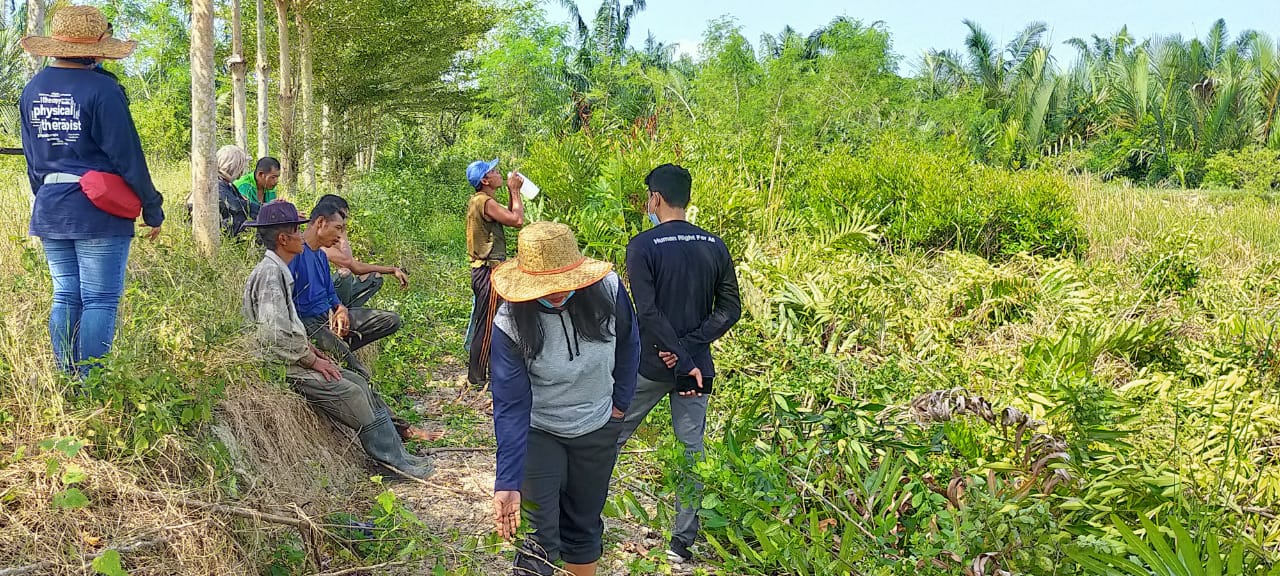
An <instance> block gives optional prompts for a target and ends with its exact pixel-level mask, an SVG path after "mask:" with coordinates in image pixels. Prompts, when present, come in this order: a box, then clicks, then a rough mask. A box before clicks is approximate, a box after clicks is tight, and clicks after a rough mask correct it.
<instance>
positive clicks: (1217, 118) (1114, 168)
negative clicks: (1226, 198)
mask: <svg viewBox="0 0 1280 576" xmlns="http://www.w3.org/2000/svg"><path fill="white" fill-rule="evenodd" d="M965 24H966V25H967V26H968V27H969V35H968V37H967V39H966V53H965V54H963V55H961V54H958V53H955V52H952V51H943V52H939V51H931V52H929V53H928V54H926V55H925V56H924V58H923V59H922V62H921V66H920V69H921V70H920V93H921V94H922V97H923V98H924V99H926V100H939V99H951V98H954V97H955V96H957V95H963V94H964V93H973V94H980V95H981V99H980V101H981V105H980V106H979V107H977V108H976V109H975V114H974V115H973V116H971V117H970V118H969V119H967V120H966V124H967V125H968V132H967V133H968V135H969V138H968V139H969V142H970V144H971V145H972V146H973V147H974V149H975V150H977V151H978V153H979V155H980V156H982V157H983V158H985V159H988V160H990V161H992V162H996V163H1000V164H1007V165H1011V166H1025V165H1029V164H1039V163H1041V162H1043V161H1044V160H1045V159H1046V157H1050V158H1053V157H1059V158H1056V159H1055V160H1054V162H1056V163H1060V164H1065V165H1068V166H1072V167H1075V168H1077V169H1088V170H1090V171H1092V172H1095V173H1097V174H1100V175H1101V176H1102V177H1104V178H1112V177H1125V178H1130V179H1133V180H1141V181H1145V182H1149V183H1171V184H1174V185H1178V186H1182V187H1195V186H1199V185H1200V183H1201V182H1202V181H1203V180H1204V176H1205V174H1204V169H1205V163H1206V161H1207V160H1212V159H1215V158H1216V157H1217V156H1220V155H1223V154H1230V153H1231V152H1232V151H1234V150H1238V149H1240V148H1243V147H1245V146H1249V145H1256V146H1261V147H1267V148H1270V149H1272V150H1274V149H1276V148H1278V147H1280V135H1277V131H1276V129H1275V123H1276V119H1277V118H1276V117H1277V114H1280V61H1278V60H1277V52H1276V45H1275V42H1274V40H1273V39H1272V38H1271V37H1270V36H1268V35H1267V34H1266V33H1265V32H1261V31H1255V30H1248V31H1245V32H1243V33H1241V34H1240V35H1239V36H1237V37H1236V38H1235V39H1232V38H1230V36H1229V35H1228V32H1227V26H1226V23H1225V22H1223V21H1222V20H1219V21H1217V22H1215V23H1214V25H1213V27H1212V28H1211V29H1210V30H1209V32H1208V33H1207V34H1206V36H1205V38H1203V39H1200V38H1193V39H1191V40H1186V39H1183V38H1181V37H1178V36H1168V37H1155V38H1150V39H1147V40H1139V39H1137V38H1134V37H1133V36H1132V35H1131V34H1130V33H1129V32H1128V29H1127V28H1122V29H1121V30H1120V31H1119V32H1116V33H1115V34H1113V35H1109V36H1098V35H1094V36H1093V37H1092V38H1091V39H1080V38H1073V39H1071V40H1069V41H1067V42H1066V44H1067V45H1068V46H1069V47H1071V48H1072V49H1074V50H1075V51H1076V59H1075V61H1074V63H1073V64H1071V65H1070V66H1069V67H1065V68H1059V67H1058V66H1056V65H1055V64H1054V57H1053V56H1052V55H1051V53H1054V52H1055V50H1054V49H1053V47H1052V46H1051V45H1050V44H1049V43H1048V41H1047V39H1046V37H1045V34H1046V32H1047V31H1048V27H1047V26H1046V25H1045V24H1043V23H1038V22H1037V23H1033V24H1030V25H1028V26H1027V27H1026V28H1025V29H1023V30H1022V32H1021V33H1020V34H1018V36H1017V37H1015V38H1014V39H1013V40H1012V41H1011V42H1009V44H1008V45H1007V46H1005V47H1004V48H1003V49H1002V48H1001V47H1000V46H998V45H997V44H996V43H995V41H994V40H993V39H992V38H991V36H990V35H988V34H987V33H986V32H985V31H984V30H983V29H982V27H981V26H979V25H978V24H976V23H973V22H968V21H966V22H965ZM979 112H980V113H979ZM1212 183H1216V184H1227V183H1228V182H1222V181H1217V182H1212ZM1267 188H1268V189H1271V186H1268V187H1267Z"/></svg>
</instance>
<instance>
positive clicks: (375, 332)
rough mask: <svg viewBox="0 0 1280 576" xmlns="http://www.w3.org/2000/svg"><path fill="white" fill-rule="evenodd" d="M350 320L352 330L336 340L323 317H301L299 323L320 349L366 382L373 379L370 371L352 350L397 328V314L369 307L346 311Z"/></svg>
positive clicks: (327, 321) (389, 333)
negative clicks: (304, 327) (344, 336)
mask: <svg viewBox="0 0 1280 576" xmlns="http://www.w3.org/2000/svg"><path fill="white" fill-rule="evenodd" d="M347 314H348V315H349V316H350V317H351V329H350V331H348V332H347V336H346V338H339V337H338V335H337V334H334V333H333V332H331V331H330V330H329V319H328V318H325V317H324V316H312V317H309V318H303V319H302V324H303V325H304V326H306V328H307V335H309V336H311V341H312V342H315V345H316V348H319V349H321V350H323V351H325V352H327V353H328V354H329V355H331V356H333V359H334V360H337V361H339V362H343V363H345V364H346V365H347V367H348V368H350V369H351V371H352V372H355V373H357V374H360V375H361V376H364V378H365V380H369V379H371V378H372V377H373V374H372V373H370V371H369V369H368V368H366V367H365V365H364V364H362V363H361V362H360V360H358V359H356V355H355V351H356V350H359V349H361V348H364V347H365V346H367V345H369V344H371V343H373V342H374V341H377V340H381V339H382V338H386V337H387V336H390V335H392V334H395V333H396V331H397V330H399V329H400V324H401V320H400V315H399V314H396V313H395V312H388V311H386V310H374V309H372V308H348V309H347Z"/></svg>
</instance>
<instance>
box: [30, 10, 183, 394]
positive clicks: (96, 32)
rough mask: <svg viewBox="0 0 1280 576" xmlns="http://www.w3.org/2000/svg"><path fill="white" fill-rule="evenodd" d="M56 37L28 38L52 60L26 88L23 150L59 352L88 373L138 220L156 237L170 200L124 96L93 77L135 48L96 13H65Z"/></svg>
mask: <svg viewBox="0 0 1280 576" xmlns="http://www.w3.org/2000/svg"><path fill="white" fill-rule="evenodd" d="M52 32H53V33H52V34H51V35H50V36H28V37H26V38H23V39H22V47H23V49H25V50H26V51H27V52H29V53H31V54H32V55H35V56H43V57H51V58H53V59H54V61H53V63H52V64H51V65H49V66H48V67H46V68H44V69H43V70H41V71H40V72H39V73H37V74H36V75H35V77H33V78H32V79H31V81H30V82H29V83H28V84H27V86H26V88H25V89H23V91H22V98H21V100H20V101H19V109H20V113H21V116H22V151H23V154H24V155H25V156H26V159H27V174H28V175H29V176H30V179H31V190H32V192H34V193H35V202H34V203H33V209H32V212H31V235H32V236H37V237H39V238H40V240H41V243H42V244H43V245H44V252H45V256H46V257H47V258H48V261H49V271H50V272H51V273H52V276H53V309H52V312H51V314H50V318H49V332H50V337H51V338H52V340H53V351H54V355H55V356H56V357H57V359H58V365H59V367H60V368H61V369H62V370H63V371H65V372H68V373H73V374H79V375H81V376H83V375H85V374H86V373H87V372H88V367H87V366H85V365H84V364H83V362H85V361H87V360H90V359H94V358H100V357H102V356H104V355H106V354H107V352H109V351H110V350H111V342H112V340H114V338H115V329H116V310H117V308H118V307H119V304H120V295H121V293H122V292H123V290H124V274H125V263H126V261H127V260H128V257H129V246H130V244H131V243H132V241H133V235H134V220H135V219H136V218H137V216H138V215H139V213H140V214H141V216H142V219H143V221H144V222H145V223H146V225H147V226H150V227H151V231H150V232H149V233H148V234H147V236H148V237H150V238H152V239H154V238H156V237H157V236H158V235H159V234H160V225H161V224H163V223H164V210H163V209H162V206H161V205H162V204H163V201H164V199H163V198H162V197H161V196H160V193H159V192H157V191H156V188H155V186H154V185H153V184H152V182H151V173H150V171H149V170H148V169H147V162H146V158H145V157H144V156H143V153H142V143H141V141H140V140H139V138H138V131H137V129H136V128H135V127H134V125H133V118H132V116H130V114H129V105H128V103H127V101H126V100H125V95H124V91H123V90H121V88H120V86H119V85H118V84H117V83H116V81H115V80H114V79H112V78H111V77H110V76H107V75H104V74H99V73H97V72H95V70H94V69H95V67H96V66H97V65H98V64H99V63H100V62H102V61H103V60H112V59H119V58H124V57H125V56H128V55H129V54H130V53H131V52H133V49H134V47H135V46H136V43H135V42H132V41H124V40H117V39H115V38H113V37H112V36H111V31H110V26H109V24H108V23H107V20H106V18H104V17H103V16H102V13H101V12H100V11H98V9H97V8H94V7H92V6H67V7H65V8H61V9H59V10H58V11H57V12H55V13H54V14H53V25H52ZM91 194H92V199H91Z"/></svg>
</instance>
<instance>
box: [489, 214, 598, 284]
mask: <svg viewBox="0 0 1280 576" xmlns="http://www.w3.org/2000/svg"><path fill="white" fill-rule="evenodd" d="M518 246H519V247H520V254H519V256H516V257H515V258H514V259H512V260H511V261H509V262H506V263H504V264H503V265H501V266H498V267H497V268H494V270H493V278H492V282H493V289H494V290H497V291H498V295H499V296H501V297H502V299H503V300H506V301H508V302H529V301H532V300H537V299H538V298H543V297H545V296H548V295H551V294H555V293H556V292H568V291H570V290H578V289H581V288H586V287H587V286H590V285H592V284H595V283H596V282H599V281H600V280H601V279H603V278H604V277H605V276H607V275H608V274H609V271H610V270H612V269H613V265H612V264H610V263H608V262H601V261H599V260H593V259H591V258H587V257H586V256H583V255H582V252H579V251H578V241H577V240H576V239H575V238H574V237H573V230H570V229H569V227H568V226H565V225H564V224H559V223H556V222H535V223H533V224H530V225H528V226H526V227H525V229H524V230H521V231H520V239H519V241H518Z"/></svg>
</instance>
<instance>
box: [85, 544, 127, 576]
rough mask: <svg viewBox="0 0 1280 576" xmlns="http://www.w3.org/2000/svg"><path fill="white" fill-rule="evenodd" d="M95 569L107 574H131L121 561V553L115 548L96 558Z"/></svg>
mask: <svg viewBox="0 0 1280 576" xmlns="http://www.w3.org/2000/svg"><path fill="white" fill-rule="evenodd" d="M93 570H94V571H95V572H97V573H99V574H104V575H105V576H129V573H128V572H125V570H124V566H123V565H122V564H121V563H120V553H119V552H117V551H115V550H107V551H106V552H104V553H103V554H102V555H101V556H99V557H97V558H94V559H93Z"/></svg>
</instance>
